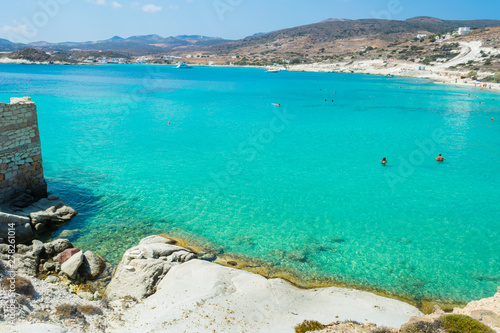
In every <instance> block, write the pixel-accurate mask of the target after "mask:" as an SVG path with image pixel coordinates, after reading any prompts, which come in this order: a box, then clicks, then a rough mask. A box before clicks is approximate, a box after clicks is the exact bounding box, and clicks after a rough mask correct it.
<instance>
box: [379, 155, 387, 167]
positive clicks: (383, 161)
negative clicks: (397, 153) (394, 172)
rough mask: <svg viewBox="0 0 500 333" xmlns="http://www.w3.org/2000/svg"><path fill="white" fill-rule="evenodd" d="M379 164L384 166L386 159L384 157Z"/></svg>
mask: <svg viewBox="0 0 500 333" xmlns="http://www.w3.org/2000/svg"><path fill="white" fill-rule="evenodd" d="M380 163H382V165H383V166H385V165H386V164H387V159H386V158H385V157H384V158H383V159H382V161H380Z"/></svg>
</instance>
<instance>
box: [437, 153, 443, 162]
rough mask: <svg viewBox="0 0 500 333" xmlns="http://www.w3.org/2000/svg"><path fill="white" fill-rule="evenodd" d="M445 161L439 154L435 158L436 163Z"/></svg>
mask: <svg viewBox="0 0 500 333" xmlns="http://www.w3.org/2000/svg"><path fill="white" fill-rule="evenodd" d="M444 160H445V158H444V157H443V156H441V154H439V156H438V157H436V161H438V162H443V161H444Z"/></svg>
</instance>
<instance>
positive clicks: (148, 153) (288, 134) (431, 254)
mask: <svg viewBox="0 0 500 333" xmlns="http://www.w3.org/2000/svg"><path fill="white" fill-rule="evenodd" d="M469 94H471V96H470V97H469ZM14 96H16V97H17V96H31V97H32V99H33V100H34V101H35V102H36V104H37V107H38V120H39V125H40V134H41V140H42V150H43V159H44V168H45V176H46V179H47V181H48V184H49V191H50V192H51V193H53V194H56V195H59V196H61V197H62V198H64V199H66V200H67V201H68V203H69V204H71V205H72V206H73V207H75V208H76V209H77V210H78V211H79V212H80V215H79V216H78V217H77V218H76V219H74V220H73V221H72V222H71V223H69V224H68V225H66V226H64V227H63V229H68V230H75V229H78V232H77V233H76V234H74V235H73V236H72V237H71V238H70V239H71V241H72V242H73V243H74V244H75V245H77V246H81V247H83V248H85V249H92V250H94V251H96V252H98V253H100V254H102V255H104V256H106V257H107V258H108V259H109V260H111V261H112V262H114V263H117V261H118V260H119V258H120V256H121V254H122V253H123V251H124V250H125V249H126V248H128V247H130V246H132V245H135V243H136V242H137V241H138V240H139V239H140V238H142V237H144V236H147V235H150V234H153V233H159V232H172V231H174V232H177V233H181V234H184V235H186V236H189V237H193V238H195V239H201V240H204V241H207V242H210V243H211V244H214V245H216V246H218V247H220V248H221V249H222V250H223V251H224V252H226V253H234V254H239V255H245V256H249V257H251V258H257V259H261V260H265V261H266V262H268V263H271V264H273V265H276V266H277V267H284V268H289V269H293V270H294V271H295V272H297V273H298V274H300V275H301V276H302V277H304V278H306V279H315V278H322V277H327V278H335V279H337V280H338V281H346V282H349V283H353V284H356V285H360V286H365V287H377V288H380V289H382V290H386V291H389V292H393V293H397V294H400V295H406V296H411V297H415V298H421V297H426V298H432V299H435V300H441V301H447V300H453V301H468V300H472V299H479V298H482V297H489V296H491V295H493V294H494V293H495V291H496V287H497V286H498V285H500V204H499V201H500V94H498V93H494V92H491V91H480V90H472V89H466V88H460V87H451V86H444V85H436V84H433V83H432V82H430V81H428V80H417V79H408V78H386V77H377V76H369V75H357V74H327V73H299V72H280V73H276V74H270V73H265V71H264V70H260V69H250V68H208V67H195V68H193V69H189V70H176V69H174V68H173V67H172V66H138V65H137V66H134V65H124V66H118V65H115V66H113V65H103V66H30V65H0V101H1V102H8V101H9V98H10V97H14ZM332 100H333V101H332ZM272 103H276V104H280V105H281V106H274V105H272ZM491 118H494V119H495V120H494V121H491ZM438 153H442V154H443V156H444V157H445V158H446V161H445V162H443V163H437V162H436V161H435V160H434V158H435V157H436V156H437V155H438ZM382 157H386V158H387V160H388V161H389V163H388V166H386V167H383V166H381V164H380V160H381V159H382ZM57 234H58V232H54V233H53V234H52V235H50V236H56V235H57Z"/></svg>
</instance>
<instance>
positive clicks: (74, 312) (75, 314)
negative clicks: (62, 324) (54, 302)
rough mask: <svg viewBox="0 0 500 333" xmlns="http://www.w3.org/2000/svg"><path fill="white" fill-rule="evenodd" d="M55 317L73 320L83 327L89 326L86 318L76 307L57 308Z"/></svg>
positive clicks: (63, 306) (66, 305)
mask: <svg viewBox="0 0 500 333" xmlns="http://www.w3.org/2000/svg"><path fill="white" fill-rule="evenodd" d="M55 315H56V316H58V317H59V319H60V320H63V319H71V320H73V321H75V322H78V323H80V324H82V325H86V324H87V320H86V319H85V316H84V315H83V314H82V313H81V312H80V311H79V310H78V308H77V307H76V305H71V304H62V305H59V306H56V313H55Z"/></svg>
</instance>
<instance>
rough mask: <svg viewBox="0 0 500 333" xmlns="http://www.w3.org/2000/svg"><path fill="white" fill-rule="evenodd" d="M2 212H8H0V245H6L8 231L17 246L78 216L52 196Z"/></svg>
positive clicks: (60, 200)
mask: <svg viewBox="0 0 500 333" xmlns="http://www.w3.org/2000/svg"><path fill="white" fill-rule="evenodd" d="M4 210H5V211H8V212H0V243H7V241H8V237H9V231H10V234H11V235H15V238H16V243H17V244H19V243H24V242H27V241H29V240H32V239H34V238H36V236H37V233H39V232H43V231H45V230H48V229H52V228H56V227H58V226H60V225H62V224H64V223H67V222H69V221H70V220H71V219H72V218H74V217H75V216H76V215H77V214H78V213H77V212H76V211H75V210H74V209H73V208H71V207H69V206H68V205H66V202H65V201H64V200H62V199H59V198H57V197H54V196H51V199H48V198H47V199H41V200H39V201H37V202H35V203H34V204H32V205H30V206H28V207H24V208H19V207H17V206H11V207H10V208H9V209H4ZM13 229H14V230H13Z"/></svg>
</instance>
